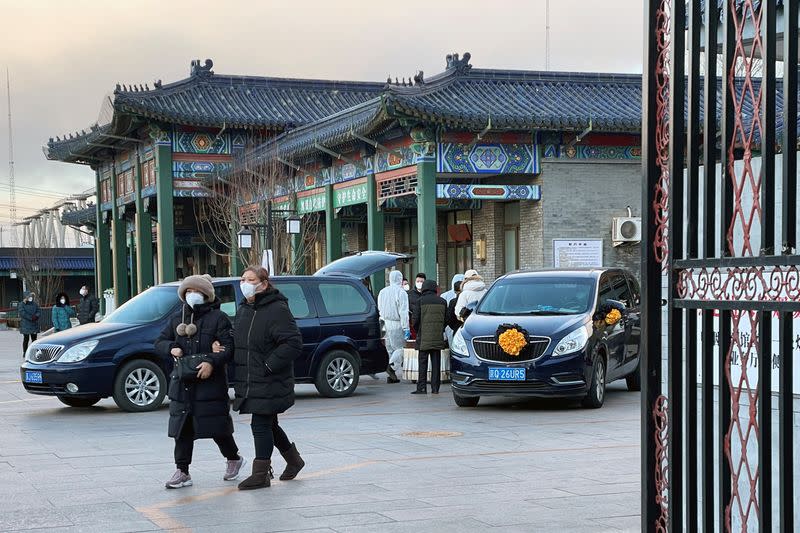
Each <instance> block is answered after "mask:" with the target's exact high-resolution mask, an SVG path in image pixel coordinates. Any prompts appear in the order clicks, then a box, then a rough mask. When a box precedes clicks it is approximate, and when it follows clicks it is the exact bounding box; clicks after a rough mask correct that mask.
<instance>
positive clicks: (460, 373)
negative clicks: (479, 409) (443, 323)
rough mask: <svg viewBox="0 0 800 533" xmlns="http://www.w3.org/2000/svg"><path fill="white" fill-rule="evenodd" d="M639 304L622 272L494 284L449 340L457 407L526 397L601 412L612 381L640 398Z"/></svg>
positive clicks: (546, 273)
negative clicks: (567, 401) (572, 402)
mask: <svg viewBox="0 0 800 533" xmlns="http://www.w3.org/2000/svg"><path fill="white" fill-rule="evenodd" d="M639 298H640V297H639V284H638V282H637V281H636V278H635V277H634V276H633V275H632V274H631V273H630V272H627V271H625V270H621V269H576V270H539V271H528V272H513V273H510V274H507V275H505V276H503V277H501V278H499V279H498V280H497V281H495V282H494V284H493V285H492V287H491V288H490V289H489V291H488V292H487V293H486V295H485V296H484V297H483V298H482V299H481V301H480V303H478V305H477V306H476V307H475V308H474V311H473V312H472V314H471V315H470V316H469V317H468V318H467V320H466V322H465V323H464V326H463V327H462V328H461V329H460V330H459V331H458V333H456V335H454V337H453V342H452V344H451V346H450V370H451V379H452V390H453V397H454V399H455V402H456V404H457V405H458V406H460V407H474V406H476V405H477V404H478V401H479V400H480V397H481V396H529V397H560V398H576V399H581V400H582V401H583V404H584V406H586V407H601V406H602V405H603V401H604V399H605V389H606V384H607V383H609V382H611V381H614V380H617V379H622V378H625V379H626V380H627V384H628V388H629V389H630V390H639V387H640V385H639V383H640V381H639V379H640V377H639V358H640V348H639V344H640V337H641V324H640V311H639ZM611 310H616V313H613V314H610V313H611ZM606 317H610V318H609V319H608V321H606ZM510 330H515V331H513V332H512V335H511V336H509V337H507V339H514V341H515V342H516V343H517V344H516V345H515V344H514V343H508V342H501V337H500V336H501V335H502V334H503V333H505V332H506V331H510ZM523 339H524V340H523ZM520 345H524V347H523V348H522V349H521V350H520V349H519V346H520ZM515 352H516V353H515Z"/></svg>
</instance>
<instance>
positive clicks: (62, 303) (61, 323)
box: [52, 292, 75, 332]
mask: <svg viewBox="0 0 800 533" xmlns="http://www.w3.org/2000/svg"><path fill="white" fill-rule="evenodd" d="M74 316H75V310H74V309H73V308H72V306H71V305H69V296H67V293H66V292H61V293H59V294H58V296H56V305H54V306H53V315H52V317H53V328H54V329H55V330H56V332H59V331H64V330H66V329H69V328H71V327H72V322H70V320H69V319H70V318H72V317H74Z"/></svg>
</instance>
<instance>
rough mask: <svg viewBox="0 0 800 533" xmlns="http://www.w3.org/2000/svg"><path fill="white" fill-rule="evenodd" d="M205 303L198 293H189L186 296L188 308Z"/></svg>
mask: <svg viewBox="0 0 800 533" xmlns="http://www.w3.org/2000/svg"><path fill="white" fill-rule="evenodd" d="M205 301H206V299H205V297H204V296H203V295H202V294H200V293H199V292H190V293H187V294H186V304H187V305H188V306H189V307H194V306H196V305H200V304H202V303H203V302H205Z"/></svg>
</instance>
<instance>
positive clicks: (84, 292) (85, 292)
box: [81, 289, 89, 296]
mask: <svg viewBox="0 0 800 533" xmlns="http://www.w3.org/2000/svg"><path fill="white" fill-rule="evenodd" d="M87 294H89V291H87V290H86V289H81V296H86V295H87Z"/></svg>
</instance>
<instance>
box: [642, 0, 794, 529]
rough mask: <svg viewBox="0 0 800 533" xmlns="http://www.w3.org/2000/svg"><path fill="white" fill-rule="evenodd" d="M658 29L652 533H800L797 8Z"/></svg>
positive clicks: (647, 339)
mask: <svg viewBox="0 0 800 533" xmlns="http://www.w3.org/2000/svg"><path fill="white" fill-rule="evenodd" d="M645 20H646V26H647V27H646V31H645V39H646V43H645V67H644V69H645V70H644V75H643V124H642V137H643V138H642V144H643V165H644V169H643V170H644V173H645V188H644V191H643V218H644V222H645V227H646V228H647V235H646V237H644V238H643V250H642V257H643V270H642V286H643V288H644V290H643V320H642V324H643V331H642V334H643V350H644V354H645V359H644V360H643V361H644V363H643V365H642V384H643V389H642V530H643V531H683V530H686V531H721V530H724V531H778V530H780V531H785V532H791V531H796V526H795V520H796V516H795V513H796V512H797V510H796V509H795V505H794V501H795V489H796V487H795V486H794V481H793V476H794V475H795V472H796V468H795V465H794V464H793V455H794V448H793V447H794V425H793V410H792V407H793V406H792V400H793V386H795V387H796V384H793V377H794V373H795V370H794V368H795V366H794V361H793V353H794V344H795V343H796V342H798V341H797V340H796V338H795V333H796V331H795V330H794V322H793V313H798V312H800V270H799V269H798V266H799V265H800V256H798V255H797V231H798V230H797V227H798V226H797V223H798V217H797V214H798V213H797V209H798V206H797V204H798V202H797V125H798V116H797V100H798V99H797V89H798V86H797V63H798V57H797V45H798V41H797V38H798V34H797V30H798V28H797V26H798V0H783V1H781V0H719V1H718V0H705V1H702V2H701V0H691V1H689V2H684V0H651V1H647V2H645ZM778 21H780V24H778ZM779 43H780V46H779ZM717 54H720V55H721V57H722V61H721V62H719V63H718V57H717ZM781 60H782V61H783V66H784V67H785V68H782V69H779V67H780V66H781V64H780V62H781ZM701 63H702V65H701ZM718 65H721V68H718ZM701 66H702V69H701ZM779 70H780V71H782V74H781V75H780V76H778V75H777V74H776V73H777V72H778V71H779ZM701 71H702V72H703V74H704V75H703V76H702V77H701V75H700V73H701ZM794 381H795V382H796V381H800V380H794ZM773 400H774V402H773Z"/></svg>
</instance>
